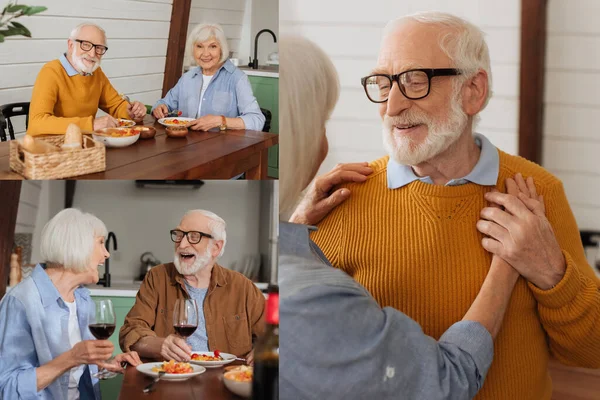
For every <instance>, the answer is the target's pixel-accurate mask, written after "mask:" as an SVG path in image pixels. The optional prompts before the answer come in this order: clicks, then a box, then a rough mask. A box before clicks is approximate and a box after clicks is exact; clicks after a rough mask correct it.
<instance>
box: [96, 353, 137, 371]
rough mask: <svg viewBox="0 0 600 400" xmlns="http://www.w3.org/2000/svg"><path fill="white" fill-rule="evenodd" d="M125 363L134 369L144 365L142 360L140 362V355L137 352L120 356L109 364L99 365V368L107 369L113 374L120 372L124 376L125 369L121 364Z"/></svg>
mask: <svg viewBox="0 0 600 400" xmlns="http://www.w3.org/2000/svg"><path fill="white" fill-rule="evenodd" d="M124 362H126V363H128V364H129V365H131V366H133V367H137V366H138V365H140V364H141V363H142V360H140V356H139V355H138V353H136V352H135V351H131V352H129V353H122V354H118V355H116V356H115V358H113V359H112V360H110V361H109V362H103V363H98V367H99V368H106V369H107V370H109V371H111V372H118V373H120V374H122V373H123V372H125V368H123V367H122V366H121V363H124Z"/></svg>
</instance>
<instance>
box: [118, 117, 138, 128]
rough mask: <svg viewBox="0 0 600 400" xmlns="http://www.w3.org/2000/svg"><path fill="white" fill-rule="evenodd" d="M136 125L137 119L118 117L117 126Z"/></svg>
mask: <svg viewBox="0 0 600 400" xmlns="http://www.w3.org/2000/svg"><path fill="white" fill-rule="evenodd" d="M134 125H135V121H132V120H130V119H123V118H118V119H117V126H118V127H120V128H122V127H129V126H134Z"/></svg>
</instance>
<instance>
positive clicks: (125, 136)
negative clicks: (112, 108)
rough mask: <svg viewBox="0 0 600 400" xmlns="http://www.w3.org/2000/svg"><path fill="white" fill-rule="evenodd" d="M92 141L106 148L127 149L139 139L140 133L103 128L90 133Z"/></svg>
mask: <svg viewBox="0 0 600 400" xmlns="http://www.w3.org/2000/svg"><path fill="white" fill-rule="evenodd" d="M92 137H93V138H94V140H96V141H98V142H101V143H104V145H105V146H106V147H127V146H130V145H132V144H134V143H135V142H137V140H138V139H139V138H140V131H139V130H137V129H133V128H104V129H99V130H97V131H94V132H93V133H92Z"/></svg>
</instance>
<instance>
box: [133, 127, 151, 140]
mask: <svg viewBox="0 0 600 400" xmlns="http://www.w3.org/2000/svg"><path fill="white" fill-rule="evenodd" d="M134 129H135V130H136V131H139V132H140V139H152V138H153V137H154V136H156V129H154V128H153V127H151V126H139V127H135V128H134Z"/></svg>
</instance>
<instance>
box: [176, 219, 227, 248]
mask: <svg viewBox="0 0 600 400" xmlns="http://www.w3.org/2000/svg"><path fill="white" fill-rule="evenodd" d="M192 214H200V215H204V216H205V217H207V218H208V219H209V222H208V229H210V234H211V235H212V237H213V239H214V240H222V241H223V246H222V247H221V252H220V253H219V255H218V256H217V257H216V259H219V258H221V256H222V255H223V253H224V252H225V244H226V243H227V223H226V222H225V220H224V219H223V218H221V217H219V216H218V215H217V214H215V213H214V212H212V211H207V210H190V211H188V212H186V213H185V214H184V215H183V217H182V218H181V219H182V220H183V219H184V218H185V217H187V216H190V215H192Z"/></svg>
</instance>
